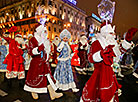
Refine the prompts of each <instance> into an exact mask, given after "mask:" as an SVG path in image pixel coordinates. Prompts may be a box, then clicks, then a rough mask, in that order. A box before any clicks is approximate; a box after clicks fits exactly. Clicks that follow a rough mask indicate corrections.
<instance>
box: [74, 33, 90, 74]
mask: <svg viewBox="0 0 138 102" xmlns="http://www.w3.org/2000/svg"><path fill="white" fill-rule="evenodd" d="M78 45H79V46H78V56H79V58H80V71H81V72H82V73H84V72H83V70H85V69H86V68H87V65H88V59H87V50H88V46H89V44H88V41H87V37H86V35H85V32H82V34H81V35H80V39H79V43H78ZM77 70H78V68H77ZM84 74H85V73H84Z"/></svg>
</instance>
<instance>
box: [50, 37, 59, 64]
mask: <svg viewBox="0 0 138 102" xmlns="http://www.w3.org/2000/svg"><path fill="white" fill-rule="evenodd" d="M59 43H60V39H59V37H58V36H57V35H56V36H55V38H54V40H53V41H52V44H51V45H52V49H53V51H52V63H51V66H52V67H56V64H57V62H58V61H57V54H58V52H57V46H58V44H59Z"/></svg>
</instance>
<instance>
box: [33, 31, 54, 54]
mask: <svg viewBox="0 0 138 102" xmlns="http://www.w3.org/2000/svg"><path fill="white" fill-rule="evenodd" d="M34 37H35V38H36V40H37V41H38V45H39V46H40V45H41V44H44V47H45V48H44V50H45V51H46V53H48V54H49V53H50V51H51V44H50V41H49V40H48V39H47V34H44V33H41V34H38V33H37V32H35V33H34Z"/></svg>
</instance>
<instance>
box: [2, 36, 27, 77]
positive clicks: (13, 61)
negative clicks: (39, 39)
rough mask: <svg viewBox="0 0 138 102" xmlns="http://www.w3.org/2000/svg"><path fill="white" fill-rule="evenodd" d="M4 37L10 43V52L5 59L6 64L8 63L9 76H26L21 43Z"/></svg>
mask: <svg viewBox="0 0 138 102" xmlns="http://www.w3.org/2000/svg"><path fill="white" fill-rule="evenodd" d="M4 39H5V40H6V41H7V42H8V43H9V54H8V55H7V56H6V58H5V60H4V62H3V63H4V64H7V72H6V77H7V78H15V77H17V76H18V78H19V79H22V78H24V77H25V74H24V64H23V61H24V58H23V57H22V55H23V51H22V49H21V48H19V46H20V44H19V43H18V42H17V41H15V40H14V39H11V38H9V37H4Z"/></svg>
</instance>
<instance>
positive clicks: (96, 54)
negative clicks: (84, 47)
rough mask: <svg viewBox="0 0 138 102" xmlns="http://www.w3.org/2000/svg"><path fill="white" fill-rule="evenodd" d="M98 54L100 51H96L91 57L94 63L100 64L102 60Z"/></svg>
mask: <svg viewBox="0 0 138 102" xmlns="http://www.w3.org/2000/svg"><path fill="white" fill-rule="evenodd" d="M100 52H101V51H98V52H96V53H95V54H93V56H92V57H93V60H94V61H95V62H100V61H102V60H103V59H102V57H101V54H100Z"/></svg>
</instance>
